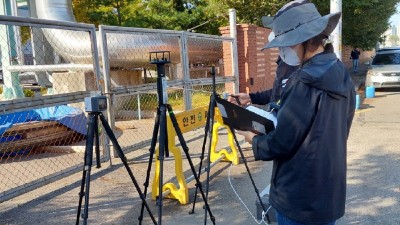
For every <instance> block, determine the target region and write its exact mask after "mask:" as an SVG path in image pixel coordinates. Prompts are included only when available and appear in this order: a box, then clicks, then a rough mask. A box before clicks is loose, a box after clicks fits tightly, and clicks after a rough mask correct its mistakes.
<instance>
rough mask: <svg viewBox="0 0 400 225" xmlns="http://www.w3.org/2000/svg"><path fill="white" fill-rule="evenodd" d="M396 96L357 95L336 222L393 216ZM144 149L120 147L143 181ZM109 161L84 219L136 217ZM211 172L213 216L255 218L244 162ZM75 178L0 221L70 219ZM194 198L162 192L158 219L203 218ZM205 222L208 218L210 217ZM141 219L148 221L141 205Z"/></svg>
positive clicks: (398, 180)
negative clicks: (181, 199) (341, 210)
mask: <svg viewBox="0 0 400 225" xmlns="http://www.w3.org/2000/svg"><path fill="white" fill-rule="evenodd" d="M363 73H365V70H364V72H360V74H358V75H353V77H354V80H355V81H356V83H357V84H359V83H360V82H362V80H363ZM360 94H361V95H362V94H363V93H362V92H360ZM399 100H400V89H397V90H394V89H391V90H378V91H377V92H376V97H375V98H372V99H364V100H363V104H362V106H361V109H360V110H358V111H357V113H356V116H355V118H354V122H353V126H352V129H351V134H350V137H349V141H348V146H349V148H348V194H347V212H346V215H345V216H344V217H343V218H342V219H341V220H340V221H339V222H338V223H337V224H339V225H348V224H360V225H377V224H382V225H383V224H385V225H387V224H390V225H391V224H393V225H394V224H400V217H399V211H398V209H399V208H400V205H399V201H400V174H399V171H400V169H399V168H400V141H399V137H400V114H399V113H398V112H399V110H400V104H398V103H399ZM201 135H202V132H193V134H191V136H190V137H189V140H190V141H188V144H189V147H190V151H191V155H192V158H193V162H194V163H195V165H197V164H198V162H199V160H198V158H199V154H200V152H201V148H200V146H201V144H202V140H203V139H202V136H201ZM224 135H225V134H224V133H223V132H222V133H221V136H222V137H221V138H220V141H221V143H220V144H221V145H224V146H226V142H224V141H223V140H224V139H225V140H226V137H224ZM242 147H243V152H244V154H245V156H246V159H247V160H248V165H249V167H250V170H251V172H252V174H253V176H254V179H255V182H256V185H257V187H258V188H259V189H263V188H264V187H265V186H266V185H267V184H268V179H269V177H270V172H271V163H270V162H255V161H254V160H253V159H252V152H251V149H250V146H249V145H248V144H243V145H242ZM147 156H148V155H147V149H142V150H139V151H135V152H132V153H129V154H127V157H128V159H129V161H130V167H131V168H132V170H133V171H134V175H135V176H136V178H137V180H138V181H139V183H140V184H142V183H143V181H144V177H145V171H146V168H147ZM115 162H116V163H117V164H116V165H115V166H114V167H113V168H107V166H106V165H103V169H100V170H98V169H94V170H93V172H94V174H93V180H92V182H91V191H90V204H89V206H90V209H89V219H88V223H89V224H138V222H137V221H138V220H137V217H138V215H139V214H140V199H139V197H138V194H137V191H136V190H135V188H134V187H133V185H132V182H131V181H130V179H129V176H128V175H127V172H126V170H125V168H124V167H122V166H121V164H119V163H118V161H115ZM165 164H166V170H165V171H173V168H172V162H171V160H170V159H168V160H166V163H165ZM184 168H185V170H186V174H187V176H189V175H191V171H190V170H189V166H188V163H187V160H185V161H184ZM196 168H197V166H196ZM211 175H212V176H211V182H210V187H209V190H210V192H209V204H210V206H211V210H212V213H213V214H214V215H215V218H216V224H249V225H251V224H257V223H256V221H255V220H254V219H253V218H252V215H251V213H253V214H254V212H255V199H256V197H255V193H254V189H253V187H252V185H251V182H250V179H249V176H248V174H247V172H246V168H245V166H244V164H243V163H241V164H240V165H238V166H231V165H230V164H229V163H226V162H221V163H219V164H217V165H216V166H215V167H213V168H212V172H211ZM164 176H165V180H169V179H172V177H173V173H171V172H165V174H164ZM202 177H203V178H204V176H202ZM80 178H81V174H76V175H75V176H71V177H68V178H65V179H63V180H60V181H58V182H55V183H52V184H50V185H47V186H46V187H44V188H40V189H38V190H35V191H32V192H29V193H27V194H25V195H22V196H20V197H18V198H15V199H13V200H10V201H7V202H3V203H1V204H0V224H1V225H3V224H8V225H22V224H74V223H75V219H76V208H77V204H78V193H79V186H80ZM172 180H173V179H172ZM189 188H190V190H189V192H190V202H191V203H192V202H193V193H194V182H192V183H189ZM235 192H236V193H235ZM238 196H240V198H241V199H242V201H243V203H244V204H242V202H241V200H239V198H238ZM199 199H200V201H199V202H198V203H197V204H196V210H195V214H194V215H189V214H188V212H189V211H190V209H191V206H192V205H191V204H188V205H180V204H178V203H177V202H176V201H173V200H164V201H163V203H164V207H163V209H164V210H163V224H177V225H180V224H182V225H186V224H204V210H203V209H202V207H203V205H204V204H203V201H202V200H201V197H200V198H199ZM148 204H149V205H150V207H151V209H152V212H153V214H154V215H155V216H156V217H157V206H156V205H155V202H154V201H152V200H150V199H149V200H148ZM245 205H246V206H247V207H248V208H249V211H247V210H246V207H245ZM207 223H208V224H212V223H211V221H210V220H207ZM144 224H152V223H151V221H150V219H149V216H148V213H145V220H144Z"/></svg>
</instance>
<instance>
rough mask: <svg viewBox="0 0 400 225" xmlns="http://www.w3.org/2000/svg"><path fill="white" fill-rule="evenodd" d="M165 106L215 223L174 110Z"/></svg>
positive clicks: (213, 219)
mask: <svg viewBox="0 0 400 225" xmlns="http://www.w3.org/2000/svg"><path fill="white" fill-rule="evenodd" d="M167 107H168V113H169V116H170V118H171V122H172V125H173V126H174V129H175V131H176V135H177V136H178V138H179V142H180V143H181V146H182V148H183V151H184V152H185V155H186V158H187V159H188V162H189V165H190V169H191V170H192V173H193V176H194V178H195V180H196V186H198V188H199V190H200V193H201V196H202V197H203V200H204V204H205V207H206V210H207V211H208V213H209V214H210V218H211V221H212V222H213V224H215V217H214V216H213V214H212V212H211V209H210V206H209V205H208V201H207V197H206V195H205V194H204V192H203V188H202V187H201V182H200V180H199V177H198V176H197V173H196V169H195V168H194V165H193V162H192V159H191V157H190V154H189V148H188V146H187V145H186V142H185V139H184V138H183V135H182V132H181V130H180V128H179V125H178V122H177V120H176V117H175V114H174V112H173V111H172V108H171V106H170V105H167ZM160 141H161V140H160Z"/></svg>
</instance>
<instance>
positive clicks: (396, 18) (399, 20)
mask: <svg viewBox="0 0 400 225" xmlns="http://www.w3.org/2000/svg"><path fill="white" fill-rule="evenodd" d="M390 23H391V24H392V25H400V4H399V5H398V6H397V14H394V15H393V16H392V17H391V18H390Z"/></svg>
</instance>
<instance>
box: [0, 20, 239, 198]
mask: <svg viewBox="0 0 400 225" xmlns="http://www.w3.org/2000/svg"><path fill="white" fill-rule="evenodd" d="M0 31H1V32H0V47H1V64H2V69H3V74H2V80H1V82H2V89H0V90H1V101H0V105H1V107H2V111H1V112H0V135H1V136H0V164H1V170H0V179H1V180H2V182H1V184H0V202H2V201H5V200H7V199H10V198H13V197H15V196H18V195H19V194H21V193H25V192H27V191H29V190H32V189H34V188H38V187H40V186H42V185H44V184H46V183H49V182H51V181H53V180H56V179H60V178H62V177H65V176H68V175H69V174H71V173H74V172H78V171H80V170H81V168H82V165H83V157H84V150H85V139H86V125H87V114H86V113H85V112H84V101H83V100H84V98H85V97H88V96H90V93H91V91H101V92H102V93H103V94H104V95H106V96H107V101H108V106H109V107H108V109H107V112H106V113H105V114H106V116H107V119H108V122H109V124H110V126H111V127H112V128H113V131H114V133H115V136H116V137H117V139H118V143H119V144H120V145H121V147H122V148H123V150H124V151H125V152H127V151H133V150H135V149H139V148H142V147H144V146H147V145H149V143H150V141H151V136H152V132H153V128H154V120H155V116H156V115H155V114H156V111H157V106H158V96H157V85H156V83H157V77H158V74H157V69H156V66H155V65H154V64H151V63H150V60H151V59H150V55H149V54H150V52H154V51H168V52H170V62H169V63H167V64H166V65H165V75H166V77H167V85H168V88H167V93H168V103H169V104H171V106H172V108H173V109H174V112H175V113H176V114H177V113H179V112H183V111H187V110H190V109H194V108H197V107H202V106H208V104H209V99H210V94H211V92H212V91H213V82H212V79H211V78H212V77H211V74H210V71H211V70H212V68H215V74H216V76H215V77H216V79H215V83H216V85H215V87H216V92H217V93H222V92H224V91H229V92H231V91H232V90H233V89H232V87H233V86H234V83H235V82H237V80H236V78H235V76H234V72H233V71H234V68H233V66H232V65H233V63H232V61H234V60H233V58H232V55H237V53H235V52H234V51H232V46H233V44H234V39H233V38H230V37H219V36H211V35H203V34H195V33H189V32H181V31H167V30H152V29H139V28H125V27H111V26H100V27H99V32H97V34H96V32H95V28H94V26H93V25H85V24H77V23H63V22H58V21H57V22H55V21H44V20H39V19H29V18H16V17H7V16H0ZM96 39H97V41H96ZM97 47H98V48H99V51H100V52H99V53H98V52H97ZM102 56H104V57H102ZM99 130H100V131H102V130H103V129H102V128H99ZM101 139H102V143H103V144H102V146H101V148H102V151H101V152H102V155H101V157H102V160H103V161H104V160H108V159H109V156H110V154H111V157H113V156H114V155H113V151H111V152H110V151H109V148H108V146H109V145H108V144H107V143H108V140H107V138H106V137H105V136H102V137H101Z"/></svg>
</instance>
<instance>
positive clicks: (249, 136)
mask: <svg viewBox="0 0 400 225" xmlns="http://www.w3.org/2000/svg"><path fill="white" fill-rule="evenodd" d="M235 132H236V133H237V134H240V135H243V136H244V139H245V140H246V141H247V142H248V143H250V144H251V143H252V142H253V137H254V136H256V135H257V134H256V133H253V132H251V131H244V130H236V131H235Z"/></svg>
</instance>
